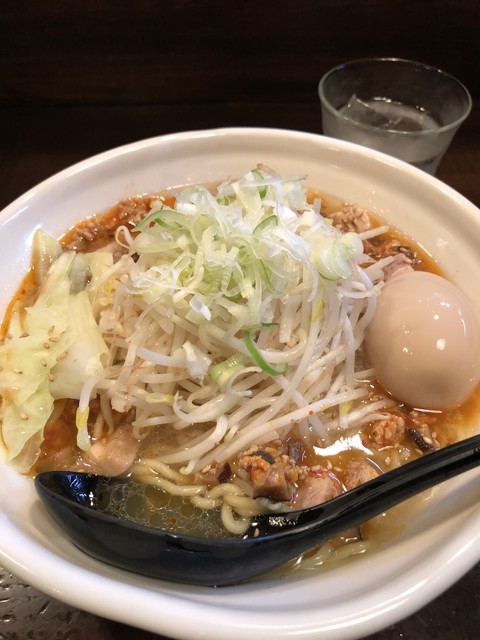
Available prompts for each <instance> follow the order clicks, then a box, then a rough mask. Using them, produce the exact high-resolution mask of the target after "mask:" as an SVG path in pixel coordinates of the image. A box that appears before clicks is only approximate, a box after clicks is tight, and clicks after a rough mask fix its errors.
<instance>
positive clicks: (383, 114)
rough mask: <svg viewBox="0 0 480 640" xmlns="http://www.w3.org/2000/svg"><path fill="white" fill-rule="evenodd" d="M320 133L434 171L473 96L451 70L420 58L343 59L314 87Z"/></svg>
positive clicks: (467, 110) (466, 112) (468, 108)
mask: <svg viewBox="0 0 480 640" xmlns="http://www.w3.org/2000/svg"><path fill="white" fill-rule="evenodd" d="M318 92H319V96H320V102H321V107H322V125H323V133H324V134H325V135H327V136H331V137H334V138H340V139H343V140H349V141H351V142H356V143H358V144H362V145H364V146H367V147H371V148H373V149H377V150H378V151H383V152H384V153H388V154H390V155H393V156H396V157H397V158H400V159H402V160H405V161H406V162H409V163H411V164H413V165H415V166H416V167H419V168H420V169H423V170H424V171H427V172H428V173H431V174H434V173H435V171H436V170H437V167H438V164H439V162H440V160H441V158H442V156H443V154H444V153H445V151H446V150H447V148H448V146H449V144H450V142H451V140H452V138H453V137H454V135H455V133H456V132H457V130H458V128H459V126H460V125H461V123H462V122H463V121H464V120H465V118H466V117H467V116H468V114H469V113H470V110H471V107H472V99H471V96H470V94H469V92H468V91H467V89H466V88H465V87H464V85H463V84H462V83H461V82H459V81H458V80H457V79H456V78H454V77H453V76H452V75H450V74H448V73H446V72H445V71H441V70H440V69H436V68H434V67H431V66H429V65H426V64H422V63H420V62H413V61H410V60H402V59H399V58H372V59H365V60H354V61H352V62H347V63H345V64H341V65H339V66H337V67H335V68H334V69H332V70H330V71H329V72H328V73H326V74H325V75H324V76H323V78H322V79H321V80H320V84H319V87H318Z"/></svg>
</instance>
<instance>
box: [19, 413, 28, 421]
mask: <svg viewBox="0 0 480 640" xmlns="http://www.w3.org/2000/svg"><path fill="white" fill-rule="evenodd" d="M20 418H21V419H22V420H28V416H27V414H26V413H21V414H20Z"/></svg>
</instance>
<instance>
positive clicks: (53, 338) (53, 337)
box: [49, 336, 60, 342]
mask: <svg viewBox="0 0 480 640" xmlns="http://www.w3.org/2000/svg"><path fill="white" fill-rule="evenodd" d="M59 340H60V338H57V336H52V337H51V338H49V341H50V342H58V341H59Z"/></svg>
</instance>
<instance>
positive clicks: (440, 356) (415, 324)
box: [365, 271, 480, 409]
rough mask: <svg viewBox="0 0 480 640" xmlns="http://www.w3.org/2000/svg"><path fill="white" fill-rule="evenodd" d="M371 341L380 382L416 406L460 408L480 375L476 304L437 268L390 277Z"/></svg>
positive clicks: (368, 346) (369, 346)
mask: <svg viewBox="0 0 480 640" xmlns="http://www.w3.org/2000/svg"><path fill="white" fill-rule="evenodd" d="M365 344H366V349H367V353H368V356H369V358H370V362H371V364H372V366H373V368H374V370H375V374H376V377H377V380H378V382H379V383H380V384H381V385H382V386H383V387H384V388H385V389H386V390H387V391H388V392H389V393H390V394H391V395H392V396H394V397H395V398H396V399H397V400H400V401H402V402H405V403H407V404H409V405H411V406H413V407H417V408H424V409H446V408H451V407H455V406H457V405H459V404H461V403H462V402H463V401H464V400H466V399H467V397H468V396H469V395H470V394H471V393H472V392H473V390H474V389H475V387H476V386H477V384H478V382H479V379H480V329H479V323H478V320H477V318H476V315H475V311H474V309H473V307H472V304H471V302H470V301H469V299H468V298H467V297H466V295H465V294H464V293H463V292H462V291H460V290H459V289H458V288H457V287H456V286H455V285H453V284H452V283H451V282H449V281H448V280H445V278H442V277H440V276H437V275H434V274H432V273H427V272H423V271H411V272H407V273H401V274H398V275H397V276H393V277H392V278H391V280H389V281H387V283H386V284H385V286H384V288H383V289H382V291H381V293H380V295H379V297H378V300H377V308H376V311H375V315H374V317H373V320H372V321H371V323H370V324H369V326H368V329H367V331H366V336H365Z"/></svg>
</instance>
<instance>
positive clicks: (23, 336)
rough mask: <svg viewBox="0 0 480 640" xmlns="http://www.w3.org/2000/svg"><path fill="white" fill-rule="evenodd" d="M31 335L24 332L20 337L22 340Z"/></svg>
mask: <svg viewBox="0 0 480 640" xmlns="http://www.w3.org/2000/svg"><path fill="white" fill-rule="evenodd" d="M29 335H30V334H29V333H28V331H24V332H23V333H22V335H21V336H20V338H28V336H29Z"/></svg>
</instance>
